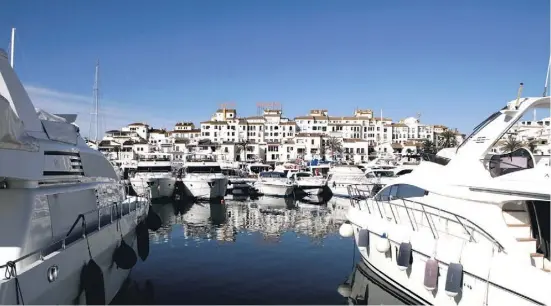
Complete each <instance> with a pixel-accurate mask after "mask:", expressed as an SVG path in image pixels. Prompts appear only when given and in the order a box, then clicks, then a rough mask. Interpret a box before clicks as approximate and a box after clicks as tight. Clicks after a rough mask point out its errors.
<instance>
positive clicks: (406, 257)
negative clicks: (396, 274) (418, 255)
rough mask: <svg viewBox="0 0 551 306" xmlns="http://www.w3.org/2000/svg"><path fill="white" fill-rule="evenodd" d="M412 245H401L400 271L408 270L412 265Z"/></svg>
mask: <svg viewBox="0 0 551 306" xmlns="http://www.w3.org/2000/svg"><path fill="white" fill-rule="evenodd" d="M411 255H412V254H411V243H410V242H402V243H400V249H398V260H397V262H398V269H400V270H401V271H405V270H407V268H409V267H410V265H411V261H412V260H411V259H412V257H411Z"/></svg>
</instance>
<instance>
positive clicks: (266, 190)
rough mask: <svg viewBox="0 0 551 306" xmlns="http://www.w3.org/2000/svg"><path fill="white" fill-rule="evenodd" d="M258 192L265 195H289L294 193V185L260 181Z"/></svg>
mask: <svg viewBox="0 0 551 306" xmlns="http://www.w3.org/2000/svg"><path fill="white" fill-rule="evenodd" d="M256 187H257V189H258V192H259V193H261V194H263V195H269V196H277V197H287V196H290V195H291V194H292V193H293V189H294V186H293V185H275V184H266V183H260V184H257V185H256Z"/></svg>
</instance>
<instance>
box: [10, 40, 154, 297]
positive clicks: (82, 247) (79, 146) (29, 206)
mask: <svg viewBox="0 0 551 306" xmlns="http://www.w3.org/2000/svg"><path fill="white" fill-rule="evenodd" d="M43 114H44V113H43V112H41V113H40V114H37V112H36V111H35V108H34V106H33V103H32V102H31V100H30V99H29V96H28V94H27V92H26V91H25V88H24V87H23V85H22V84H21V82H20V80H19V78H18V77H17V75H16V74H15V72H14V71H13V69H12V67H11V66H10V64H9V62H8V60H7V55H6V53H5V52H4V51H3V50H1V49H0V165H1V166H0V204H1V205H0V207H1V211H2V212H1V213H0V226H1V228H2V230H1V233H2V234H0V268H1V269H2V270H3V271H4V270H5V271H6V274H5V276H4V277H2V279H1V280H0V303H1V304H12V305H13V304H24V303H26V304H56V305H69V304H102V305H104V304H106V303H109V302H110V301H111V300H112V299H113V297H114V296H115V295H116V294H117V292H118V291H119V289H120V287H121V285H122V284H123V282H124V281H125V280H126V278H127V277H128V275H129V272H130V269H131V267H132V266H133V265H134V264H135V263H136V260H137V259H136V251H137V253H138V254H140V257H141V258H142V259H145V258H146V257H147V256H145V257H144V255H147V254H148V252H149V248H148V247H149V241H148V239H149V236H148V233H147V226H145V224H144V223H143V220H144V218H145V216H146V214H147V208H148V203H147V202H146V201H144V200H143V199H140V198H135V197H133V198H128V199H126V196H125V190H124V187H123V186H122V184H121V183H120V181H119V179H118V177H117V174H116V173H115V171H114V169H113V167H112V165H111V164H110V163H109V161H108V160H107V159H106V158H105V157H104V156H103V155H102V154H101V152H99V151H97V150H94V149H91V148H90V147H89V146H88V145H87V144H86V142H85V140H84V139H83V138H82V137H81V135H80V133H79V128H78V127H77V126H76V125H75V124H74V123H73V122H74V120H75V119H76V116H75V115H49V116H47V117H44V116H42V115H43ZM144 226H145V231H144ZM143 239H145V241H146V243H147V252H146V250H145V248H144V247H145V244H144V243H143V242H144V240H143ZM136 241H137V243H136ZM140 246H141V247H140ZM120 250H123V251H120ZM121 252H124V253H125V256H124V257H125V258H126V260H124V261H125V264H124V263H122V262H121V261H120V260H119V259H120V257H118V256H114V254H120V253H121ZM144 252H145V253H144ZM146 253H147V254H146ZM129 263H130V265H128V264H129Z"/></svg>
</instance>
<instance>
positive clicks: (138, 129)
mask: <svg viewBox="0 0 551 306" xmlns="http://www.w3.org/2000/svg"><path fill="white" fill-rule="evenodd" d="M121 131H122V132H135V133H137V134H138V136H140V137H141V138H143V139H146V140H147V139H149V124H147V123H140V122H136V123H131V124H129V125H127V126H125V127H123V128H122V129H121Z"/></svg>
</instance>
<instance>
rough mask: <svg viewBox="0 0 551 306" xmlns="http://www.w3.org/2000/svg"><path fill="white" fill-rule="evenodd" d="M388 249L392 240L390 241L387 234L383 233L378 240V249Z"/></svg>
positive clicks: (384, 251) (381, 250) (383, 250)
mask: <svg viewBox="0 0 551 306" xmlns="http://www.w3.org/2000/svg"><path fill="white" fill-rule="evenodd" d="M388 250H390V241H388V236H387V234H386V233H383V234H382V235H381V237H380V238H379V241H378V242H377V251H379V252H380V253H386V252H388Z"/></svg>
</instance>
